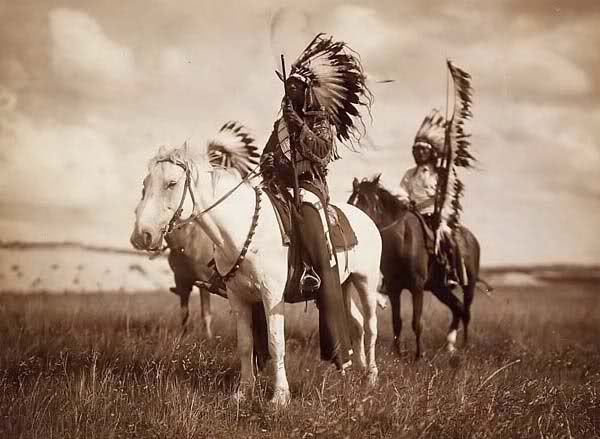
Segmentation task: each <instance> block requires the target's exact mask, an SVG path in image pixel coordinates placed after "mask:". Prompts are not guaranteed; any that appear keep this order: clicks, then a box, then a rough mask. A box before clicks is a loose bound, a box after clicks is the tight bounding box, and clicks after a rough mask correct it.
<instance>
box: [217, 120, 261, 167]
mask: <svg viewBox="0 0 600 439" xmlns="http://www.w3.org/2000/svg"><path fill="white" fill-rule="evenodd" d="M257 151H258V148H257V147H256V146H255V145H254V137H253V136H252V135H251V134H250V133H249V131H248V129H247V128H246V127H245V126H244V125H242V124H241V123H239V122H236V121H229V122H227V123H225V124H224V125H223V126H222V127H221V129H220V130H219V132H218V134H217V135H216V136H215V137H214V138H213V139H212V140H210V141H209V143H208V148H207V152H208V159H209V161H210V163H211V164H212V165H213V166H217V167H222V168H235V169H237V170H238V172H239V173H240V174H241V175H242V177H245V176H246V175H248V173H249V172H250V171H252V169H254V167H256V165H257V164H258V159H259V157H260V154H259V153H258V152H257Z"/></svg>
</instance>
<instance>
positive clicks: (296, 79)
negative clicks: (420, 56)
mask: <svg viewBox="0 0 600 439" xmlns="http://www.w3.org/2000/svg"><path fill="white" fill-rule="evenodd" d="M284 75H285V72H284V73H283V75H280V78H281V79H282V80H284V81H285V90H286V97H285V98H284V100H283V103H282V110H283V115H282V117H281V118H279V119H278V120H277V121H276V122H275V124H274V127H273V131H272V133H271V136H270V138H269V140H268V142H267V144H266V146H265V148H264V151H263V156H262V158H261V171H262V174H263V177H264V182H265V186H266V187H267V188H268V189H270V190H271V191H273V192H276V193H279V194H283V196H285V197H287V199H289V200H290V204H292V203H293V204H294V207H292V211H293V212H294V215H293V217H294V220H295V221H293V228H294V231H293V233H292V235H293V237H295V238H292V245H294V246H297V247H295V248H296V249H301V250H303V251H304V254H305V255H306V256H307V257H306V258H303V259H308V261H309V267H308V268H307V269H305V271H304V273H303V276H302V278H301V279H300V282H299V283H300V285H302V286H304V287H310V286H312V287H313V288H314V289H315V290H319V291H318V297H317V303H318V306H319V329H320V342H321V343H320V344H321V358H322V359H323V360H325V361H332V362H333V363H334V364H335V365H336V366H337V367H338V368H340V369H344V368H345V367H346V366H347V365H349V364H350V363H351V361H350V355H351V349H350V340H349V331H348V324H347V315H346V306H345V305H344V300H343V296H342V290H341V286H340V278H339V273H338V267H337V258H336V252H335V250H334V248H333V244H332V241H331V237H330V235H329V230H331V224H329V218H328V210H327V208H328V203H329V190H328V187H327V181H326V175H327V166H328V164H329V163H330V162H331V161H332V160H335V159H338V158H339V156H338V154H337V148H336V144H335V139H336V137H337V139H338V140H340V141H342V142H346V141H352V140H357V139H358V138H360V134H361V133H360V132H359V131H358V129H357V125H355V121H354V120H353V118H354V117H356V118H357V119H359V120H360V114H359V111H358V110H359V109H358V106H361V105H362V106H366V107H367V108H369V106H370V103H371V100H372V99H371V93H370V91H369V89H368V87H367V85H366V83H365V75H364V72H363V69H362V66H361V64H360V61H359V59H358V58H357V56H356V55H355V54H354V52H352V51H351V50H349V48H348V46H347V45H346V44H345V43H344V42H337V41H332V39H331V38H330V37H326V36H324V35H323V34H319V35H317V36H316V37H315V39H314V40H313V41H312V42H311V43H310V44H309V45H308V47H307V48H306V49H305V50H304V52H303V53H302V54H301V55H300V57H299V58H298V59H297V60H296V61H295V62H294V64H293V65H292V67H291V72H290V77H289V78H288V79H287V80H285V76H284ZM292 188H293V189H294V193H293V198H294V199H293V200H292V196H290V193H291V189H292Z"/></svg>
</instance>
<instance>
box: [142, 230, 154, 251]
mask: <svg viewBox="0 0 600 439" xmlns="http://www.w3.org/2000/svg"><path fill="white" fill-rule="evenodd" d="M142 236H143V237H144V245H145V246H146V248H148V247H150V245H151V244H152V235H151V234H150V232H142Z"/></svg>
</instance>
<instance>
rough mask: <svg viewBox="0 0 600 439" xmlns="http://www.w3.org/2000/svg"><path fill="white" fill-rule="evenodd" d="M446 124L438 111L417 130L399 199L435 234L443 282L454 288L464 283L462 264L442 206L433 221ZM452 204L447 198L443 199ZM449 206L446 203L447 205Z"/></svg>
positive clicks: (433, 111)
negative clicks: (410, 166) (411, 165)
mask: <svg viewBox="0 0 600 439" xmlns="http://www.w3.org/2000/svg"><path fill="white" fill-rule="evenodd" d="M445 125H446V121H445V119H444V117H443V116H442V115H441V114H440V112H439V111H438V110H435V109H434V110H432V111H431V113H430V114H429V115H428V116H427V117H425V119H424V120H423V123H422V124H421V127H420V128H419V130H418V131H417V135H416V136H415V141H414V143H413V147H412V155H413V158H414V159H415V163H416V165H417V166H415V167H413V168H411V169H409V170H408V171H406V173H405V174H404V177H403V178H402V180H401V182H400V191H399V194H398V198H400V199H401V200H402V201H404V202H406V203H407V205H408V206H409V207H410V208H411V209H413V210H414V211H415V212H417V213H419V214H420V215H421V216H422V217H423V219H424V220H425V223H426V224H427V226H428V227H429V228H431V230H433V231H435V232H436V235H435V242H434V243H433V244H434V249H433V250H434V252H435V254H436V256H437V258H438V261H440V262H441V266H442V267H444V268H445V273H444V274H445V276H446V283H447V284H448V285H449V286H451V287H453V286H456V285H457V284H458V283H460V284H461V285H466V284H467V279H466V278H465V277H466V275H465V274H464V267H463V266H464V262H463V261H462V257H461V254H460V250H459V248H458V246H457V245H456V242H455V240H454V237H453V236H452V231H451V229H450V227H449V226H448V210H449V209H447V208H444V207H445V206H442V208H441V209H440V217H439V218H436V214H435V207H436V206H435V205H436V198H437V196H438V195H439V183H440V181H439V180H440V178H439V174H440V170H439V167H438V163H439V159H440V157H441V156H442V155H443V150H444V139H445ZM446 200H447V202H449V201H451V200H450V198H447V199H446ZM446 204H449V203H446Z"/></svg>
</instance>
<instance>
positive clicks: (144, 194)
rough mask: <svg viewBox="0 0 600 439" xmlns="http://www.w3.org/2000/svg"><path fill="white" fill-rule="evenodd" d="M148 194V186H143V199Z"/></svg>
mask: <svg viewBox="0 0 600 439" xmlns="http://www.w3.org/2000/svg"><path fill="white" fill-rule="evenodd" d="M145 196H146V186H142V200H143V199H144V197H145Z"/></svg>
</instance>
